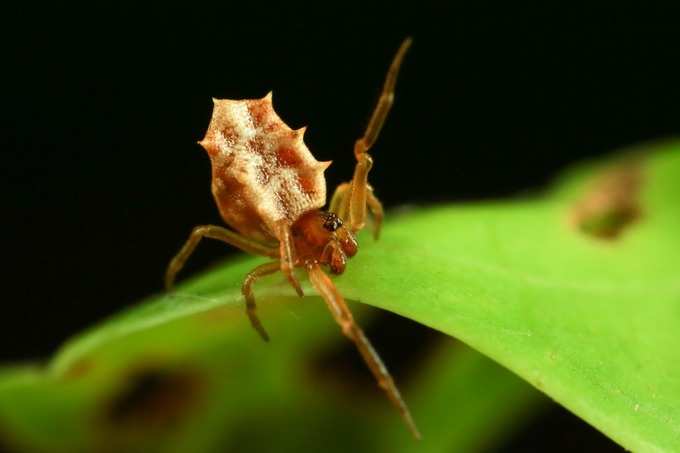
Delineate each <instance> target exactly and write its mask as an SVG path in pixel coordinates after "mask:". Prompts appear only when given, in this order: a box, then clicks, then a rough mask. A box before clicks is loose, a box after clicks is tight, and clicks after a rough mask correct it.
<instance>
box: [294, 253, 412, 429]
mask: <svg viewBox="0 0 680 453" xmlns="http://www.w3.org/2000/svg"><path fill="white" fill-rule="evenodd" d="M307 272H308V273H309V280H310V282H311V283H312V285H313V286H314V288H316V290H317V291H318V292H319V294H320V295H321V297H322V298H323V299H324V301H326V304H327V305H328V309H329V310H330V311H331V314H332V315H333V317H334V318H335V321H336V322H337V323H338V324H339V325H340V327H341V329H342V333H344V334H345V336H347V337H348V338H349V339H350V340H352V341H353V342H354V344H355V345H356V347H357V349H358V350H359V353H360V354H361V356H362V357H363V359H364V361H365V362H366V364H367V365H368V368H369V369H370V370H371V372H372V373H373V376H374V377H375V379H376V381H378V385H379V386H380V387H381V388H382V389H383V390H384V391H385V393H387V396H388V398H389V399H390V401H392V403H393V404H394V405H395V406H396V407H397V409H398V410H399V413H400V414H401V417H402V419H403V420H404V422H406V425H407V426H408V428H409V430H410V431H411V433H413V436H414V437H415V438H416V439H420V433H419V432H418V428H417V427H416V424H415V422H414V421H413V418H412V417H411V413H410V412H409V410H408V406H406V403H405V402H404V400H403V398H402V397H401V394H400V393H399V390H398V389H397V386H396V385H395V383H394V380H393V379H392V376H391V375H390V373H389V371H387V368H386V367H385V364H384V363H383V362H382V360H381V359H380V356H379V355H378V353H377V352H376V351H375V349H373V346H371V343H370V342H369V341H368V338H366V335H364V332H363V331H362V330H361V328H360V327H359V326H358V325H357V324H356V323H355V322H354V317H353V316H352V312H350V310H349V307H347V304H346V303H345V299H344V298H343V297H342V295H341V294H340V292H339V291H338V289H337V288H336V287H335V285H334V284H333V281H332V280H331V279H330V278H329V277H328V275H326V274H325V273H324V271H323V270H322V269H321V268H320V267H319V265H318V264H316V263H313V264H308V265H307Z"/></svg>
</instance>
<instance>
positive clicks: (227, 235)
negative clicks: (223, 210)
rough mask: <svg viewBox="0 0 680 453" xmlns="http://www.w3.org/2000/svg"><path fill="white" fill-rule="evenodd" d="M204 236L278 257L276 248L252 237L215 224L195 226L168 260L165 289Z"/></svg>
mask: <svg viewBox="0 0 680 453" xmlns="http://www.w3.org/2000/svg"><path fill="white" fill-rule="evenodd" d="M204 237H206V238H210V239H216V240H218V241H222V242H226V243H227V244H229V245H233V246H234V247H236V248H239V249H241V250H243V251H244V252H247V253H251V254H253V255H264V256H269V257H271V258H278V257H279V253H278V250H276V248H274V247H269V246H267V245H264V244H261V243H259V242H256V241H253V240H252V239H248V238H247V237H244V236H241V235H240V234H238V233H235V232H233V231H230V230H228V229H226V228H223V227H220V226H216V225H201V226H197V227H194V229H193V230H192V231H191V235H189V239H187V241H186V242H185V243H184V245H183V246H182V248H181V250H180V251H179V252H178V253H177V255H175V257H174V258H173V259H172V260H171V261H170V264H168V268H167V270H166V271H165V288H166V289H168V290H169V289H171V288H172V285H173V283H174V282H175V277H176V276H177V273H178V272H179V271H180V270H181V269H182V267H184V264H185V263H186V262H187V260H188V259H189V256H191V254H192V253H193V252H194V250H195V249H196V246H197V245H198V243H199V242H201V239H203V238H204Z"/></svg>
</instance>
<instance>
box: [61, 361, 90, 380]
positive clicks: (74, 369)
mask: <svg viewBox="0 0 680 453" xmlns="http://www.w3.org/2000/svg"><path fill="white" fill-rule="evenodd" d="M93 367H94V361H93V360H92V359H89V358H82V359H80V360H77V361H76V362H75V363H73V364H72V365H71V366H70V367H68V369H67V370H66V372H64V377H65V378H66V379H78V378H80V377H82V376H85V375H86V374H87V373H88V372H89V371H90V370H91V369H92V368H93Z"/></svg>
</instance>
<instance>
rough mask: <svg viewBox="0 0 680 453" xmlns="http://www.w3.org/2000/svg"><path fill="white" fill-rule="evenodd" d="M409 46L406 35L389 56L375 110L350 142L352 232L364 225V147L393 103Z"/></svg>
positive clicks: (368, 159)
mask: <svg viewBox="0 0 680 453" xmlns="http://www.w3.org/2000/svg"><path fill="white" fill-rule="evenodd" d="M410 46H411V38H406V39H405V40H404V42H403V43H402V44H401V47H399V50H398V51H397V54H396V55H395V56H394V60H392V64H391V65H390V68H389V69H388V71H387V76H386V77H385V84H384V85H383V90H382V93H381V95H380V99H378V104H377V105H376V107H375V110H373V114H372V115H371V119H370V121H369V122H368V126H367V127H366V132H364V136H363V137H361V138H360V139H359V140H357V141H356V142H355V143H354V156H355V157H356V159H357V165H356V167H355V169H354V177H353V178H352V189H351V195H350V200H349V220H350V229H351V230H352V231H355V232H356V231H358V230H360V229H362V228H363V227H364V223H365V219H366V200H367V197H368V191H369V190H368V187H367V186H368V172H369V171H370V170H371V167H372V166H373V159H371V156H370V155H369V154H368V150H370V149H371V147H372V146H373V144H374V143H375V141H376V139H377V138H378V134H380V130H381V129H382V127H383V124H385V119H386V118H387V114H388V113H389V111H390V109H391V108H392V104H393V103H394V87H395V85H396V83H397V74H398V73H399V67H400V66H401V62H402V60H403V59H404V55H405V54H406V51H407V50H408V48H409V47H410Z"/></svg>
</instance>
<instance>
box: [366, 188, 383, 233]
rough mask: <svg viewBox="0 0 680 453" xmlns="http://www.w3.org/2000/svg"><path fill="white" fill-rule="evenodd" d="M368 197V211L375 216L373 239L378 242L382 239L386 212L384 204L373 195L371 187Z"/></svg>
mask: <svg viewBox="0 0 680 453" xmlns="http://www.w3.org/2000/svg"><path fill="white" fill-rule="evenodd" d="M366 195H367V197H366V203H367V204H368V209H369V210H370V211H371V214H373V239H375V240H376V241H377V240H378V239H379V238H380V228H381V227H382V221H383V218H385V211H384V210H383V205H382V203H381V202H380V200H378V197H376V196H375V194H374V193H373V188H372V187H371V186H368V193H367V194H366Z"/></svg>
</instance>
